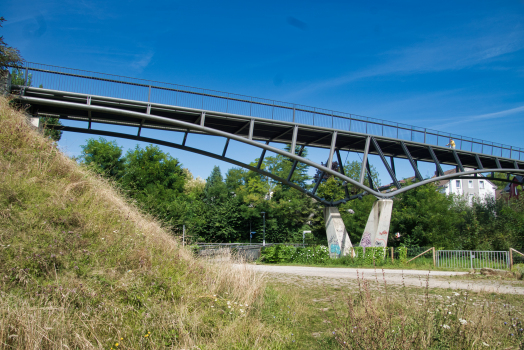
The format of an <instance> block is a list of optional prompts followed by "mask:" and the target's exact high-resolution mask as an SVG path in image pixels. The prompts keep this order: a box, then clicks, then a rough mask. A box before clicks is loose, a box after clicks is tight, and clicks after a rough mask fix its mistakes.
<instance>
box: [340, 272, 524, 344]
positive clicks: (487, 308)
mask: <svg viewBox="0 0 524 350" xmlns="http://www.w3.org/2000/svg"><path fill="white" fill-rule="evenodd" d="M427 278H428V279H429V276H428V277H427ZM428 285H429V282H428V280H426V288H425V290H423V289H422V290H421V289H419V292H418V293H417V292H413V290H410V289H408V288H407V287H406V286H402V287H400V288H398V289H395V290H393V289H391V288H388V285H387V284H386V281H385V279H384V281H382V282H379V281H378V280H377V281H376V282H370V281H368V280H358V289H357V290H356V291H354V292H352V293H343V294H342V295H339V297H340V299H341V300H343V301H344V305H338V306H337V307H335V309H336V312H335V316H334V317H333V320H334V334H335V336H336V340H337V341H338V343H339V345H340V346H341V347H342V348H344V349H482V348H497V349H521V348H522V347H524V332H523V329H522V327H523V326H524V325H523V323H522V322H521V320H522V317H523V315H524V313H523V311H524V310H523V308H522V305H521V303H522V297H516V298H517V299H516V300H514V302H516V303H517V305H512V304H509V303H506V302H503V301H501V299H500V298H498V297H497V296H496V294H486V293H472V292H470V291H467V290H466V291H461V292H460V293H459V292H455V291H453V292H451V291H449V290H448V291H443V290H437V291H436V293H435V291H432V293H430V291H429V288H428ZM421 291H422V293H420V292H421ZM333 305H334V304H333Z"/></svg>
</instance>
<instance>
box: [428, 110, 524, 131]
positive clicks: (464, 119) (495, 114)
mask: <svg viewBox="0 0 524 350" xmlns="http://www.w3.org/2000/svg"><path fill="white" fill-rule="evenodd" d="M517 113H524V106H520V107H515V108H511V109H505V110H503V111H498V112H493V113H486V114H479V115H472V116H466V117H455V118H448V119H447V120H454V121H453V122H450V123H444V124H439V125H436V126H433V127H431V128H434V129H440V130H442V129H444V128H447V127H449V126H454V125H459V124H463V123H469V122H472V121H479V120H490V119H498V118H503V117H506V116H508V115H512V114H517Z"/></svg>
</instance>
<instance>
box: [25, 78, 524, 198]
mask: <svg viewBox="0 0 524 350" xmlns="http://www.w3.org/2000/svg"><path fill="white" fill-rule="evenodd" d="M18 99H20V100H21V101H23V102H25V103H28V104H29V105H30V110H29V112H30V113H31V114H33V115H40V116H49V115H51V116H54V117H59V118H61V119H69V120H75V121H84V122H87V124H88V126H87V127H86V128H80V127H70V126H66V127H61V129H62V130H63V131H69V132H79V133H87V134H92V135H101V136H112V137H118V138H124V139H132V140H136V141H143V142H148V143H153V144H158V145H163V146H167V147H173V148H177V149H181V150H185V151H189V152H193V153H198V154H201V155H204V156H208V157H211V158H215V159H219V160H222V161H225V162H228V163H231V164H234V165H236V166H240V167H243V168H246V169H249V170H251V171H255V172H257V173H259V174H261V175H263V176H267V177H270V178H272V179H274V180H275V181H278V182H281V183H283V184H285V185H288V186H290V187H293V188H295V189H297V190H299V191H301V192H303V193H305V194H307V195H308V196H310V197H312V198H314V199H315V200H317V201H319V202H321V203H322V204H324V205H325V206H337V205H339V204H341V203H345V202H347V201H349V200H352V199H355V198H359V197H362V195H365V194H371V195H374V196H376V197H377V198H379V199H388V198H391V197H393V196H395V195H396V194H400V193H403V192H405V191H408V190H410V189H413V188H416V187H418V186H422V185H425V184H427V183H431V182H436V181H441V180H448V179H453V178H460V177H464V176H474V175H475V174H481V173H496V172H499V173H508V174H522V173H524V161H520V160H514V159H509V158H502V157H496V156H493V155H486V154H482V153H475V152H467V151H462V150H460V151H459V150H454V149H449V148H446V147H440V146H432V145H428V144H424V143H417V142H410V141H404V140H399V139H393V138H386V137H377V136H373V135H367V134H361V133H355V132H347V131H342V130H337V129H330V128H322V127H313V126H310V125H304V124H296V123H289V122H282V121H277V120H268V119H263V118H253V117H247V116H241V115H233V114H228V113H219V112H213V111H206V110H199V109H193V108H185V107H177V106H169V105H161V104H150V103H145V102H140V101H132V100H123V99H116V98H108V97H102V96H89V95H84V94H78V93H67V92H63V91H55V90H47V89H40V88H32V87H25V88H23V89H21V95H20V96H19V97H18ZM94 122H96V123H105V124H112V125H124V126H132V127H136V128H137V134H136V135H129V134H124V133H118V132H110V131H103V130H95V129H92V128H91V123H94ZM146 128H147V129H161V130H171V131H176V132H183V133H186V136H187V134H188V133H196V134H204V135H214V136H221V137H224V138H225V139H226V140H227V141H226V146H225V148H224V150H223V152H222V154H216V153H211V152H208V151H204V150H200V149H197V148H193V147H188V146H186V145H185V139H186V137H184V141H183V142H182V143H181V144H178V143H172V142H167V141H163V140H158V139H154V138H148V137H143V136H141V135H140V134H141V131H142V129H146ZM229 140H236V141H239V142H243V143H245V144H249V145H252V146H255V147H258V148H260V149H261V157H260V159H261V160H262V159H263V158H264V155H265V152H266V151H271V152H273V153H277V154H281V155H283V156H285V157H287V158H289V159H291V160H292V161H293V162H294V165H293V167H292V170H291V172H290V174H289V176H288V177H287V178H282V177H279V176H277V175H275V174H272V173H270V172H268V171H265V170H264V169H261V161H260V162H259V163H258V164H257V166H252V165H250V164H245V163H243V162H240V161H238V160H235V159H232V158H228V157H227V156H226V154H227V146H228V144H229ZM260 141H265V143H262V142H260ZM270 142H275V143H286V144H291V145H292V147H291V152H286V151H284V150H281V149H279V148H276V147H273V146H271V145H269V143H270ZM295 145H298V146H301V147H306V146H308V147H320V148H327V149H329V150H330V153H329V159H328V160H327V162H326V164H327V166H323V165H321V164H318V163H316V162H313V161H311V160H309V159H306V158H303V157H301V156H300V155H297V154H295V153H294V150H295V147H294V146H295ZM340 151H349V152H357V153H362V154H363V155H364V157H363V159H364V161H363V164H362V169H365V168H366V165H367V164H368V163H366V158H367V155H368V154H374V155H378V156H379V157H380V158H381V159H382V161H383V163H384V166H385V168H386V170H387V171H388V173H389V175H390V176H391V178H392V184H393V189H388V188H378V189H377V188H372V187H368V186H366V185H364V183H363V179H364V176H365V174H364V172H363V173H362V174H361V177H360V181H358V180H354V179H352V178H349V177H348V176H346V175H345V174H344V173H343V170H342V171H341V172H338V171H335V170H333V169H331V166H330V164H331V162H332V161H333V159H334V157H337V158H338V161H339V163H341V160H340V153H339V152H340ZM386 157H388V158H390V161H391V162H393V159H395V158H401V159H407V160H408V161H409V163H410V164H411V166H412V167H413V170H414V173H415V175H416V179H417V182H415V183H413V184H410V185H408V186H402V185H401V184H400V182H399V181H398V180H397V178H396V173H395V170H394V165H393V164H392V163H390V162H388V160H387V159H386ZM417 161H423V162H430V163H434V164H435V168H436V172H437V173H438V174H439V176H437V177H434V178H431V179H423V178H422V176H421V175H420V172H419V171H418V168H417ZM299 162H300V163H303V164H306V165H309V166H312V167H314V168H316V169H318V170H319V171H320V173H321V174H322V175H321V176H320V177H319V178H322V177H323V175H324V174H328V175H333V176H335V177H336V178H339V179H341V180H342V181H343V182H344V183H345V184H351V185H353V186H355V187H356V188H358V189H360V190H361V191H362V193H360V194H357V195H350V194H349V192H348V191H347V187H346V191H345V197H344V198H341V199H340V200H337V201H327V200H325V199H323V198H320V197H319V196H317V195H316V190H317V188H318V184H319V183H316V184H315V186H314V188H313V189H305V188H302V187H300V186H299V185H297V184H295V183H293V182H292V181H291V178H292V174H293V171H294V169H295V167H296V165H297V164H298V163H299ZM441 164H446V165H451V166H454V167H456V168H457V172H456V173H453V174H448V175H446V174H444V172H443V171H442V168H441ZM465 169H474V170H468V171H466V170H465ZM497 180H498V179H497Z"/></svg>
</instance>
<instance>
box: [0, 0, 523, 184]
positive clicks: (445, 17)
mask: <svg viewBox="0 0 524 350" xmlns="http://www.w3.org/2000/svg"><path fill="white" fill-rule="evenodd" d="M0 16H3V17H5V18H6V19H7V21H6V22H4V27H3V28H2V29H1V35H3V36H4V39H5V41H6V42H7V43H8V44H10V45H12V46H15V47H17V48H19V49H20V51H21V53H22V55H23V57H24V58H25V59H26V60H28V61H31V62H39V63H45V64H52V65H58V66H65V67H71V68H78V69H85V70H91V71H99V72H104V73H112V74H119V75H126V76H132V77H138V78H145V79H151V80H159V81H166V82H171V83H178V84H183V85H190V86H197V87H204V88H209V89H215V90H221V91H228V92H234V93H239V94H244V95H251V96H257V97H264V98H269V99H276V100H281V101H287V102H294V103H299V104H305V105H310V106H315V107H322V108H327V109H333V110H339V111H343V112H348V113H355V114H360V115H365V116H368V117H374V118H379V119H386V120H391V121H395V122H401V123H406V124H413V125H417V126H421V127H427V128H433V129H437V130H442V131H447V132H452V133H456V134H461V135H465V136H470V137H475V138H479V139H485V140H489V141H494V142H498V143H504V144H509V145H513V146H517V147H524V142H523V141H522V137H521V134H522V132H523V131H524V118H523V117H524V88H523V87H524V65H523V63H524V1H522V0H520V1H463V2H457V1H443V2H442V1H441V2H425V1H402V2H385V1H381V2H375V3H374V4H364V3H363V2H356V1H322V2H319V1H288V2H285V3H283V2H281V1H278V2H277V1H264V2H249V1H228V2H216V1H191V2H187V1H185V2H179V1H170V2H162V1H156V2H138V1H77V0H75V1H25V2H24V3H23V6H22V5H21V3H20V2H19V1H10V0H4V1H2V3H1V4H0ZM177 137H178V136H177ZM85 139H86V137H85V136H84V135H79V134H65V135H64V137H63V140H62V141H60V146H61V147H62V149H64V150H65V151H66V152H68V153H69V154H71V155H78V154H79V152H80V147H79V146H80V145H81V144H85ZM118 142H119V144H121V145H123V146H124V147H125V148H126V149H127V148H129V147H133V146H134V143H131V142H129V141H118ZM192 142H193V143H195V144H203V145H205V147H208V148H210V149H212V148H214V147H218V146H219V145H221V144H223V142H222V140H212V139H200V138H198V137H194V138H193V139H192ZM220 147H221V146H220ZM165 150H166V151H168V152H169V153H170V154H171V155H173V156H174V157H177V158H178V159H179V160H180V161H181V162H182V163H183V165H184V166H185V167H188V168H189V169H190V170H191V171H192V172H193V173H194V174H195V175H196V176H201V177H204V178H205V177H207V176H208V175H209V173H210V171H211V169H212V167H213V165H215V164H218V165H220V166H221V169H222V170H223V171H225V170H226V169H227V168H228V167H229V165H228V164H226V163H221V162H218V161H215V160H212V159H209V158H205V157H201V156H197V155H194V154H190V153H186V152H182V151H177V150H173V149H165ZM231 152H232V153H231V154H232V155H235V156H237V157H238V158H239V159H242V160H244V161H249V160H250V159H254V158H255V157H257V156H258V152H255V150H254V151H253V152H245V151H244V150H243V149H242V148H241V147H237V149H232V150H231ZM310 157H311V158H312V159H314V160H317V161H321V160H322V161H325V158H327V151H325V150H322V151H314V150H311V151H310ZM317 158H318V159H317ZM348 159H358V156H356V155H349V156H348ZM371 161H372V162H373V164H375V165H377V168H379V169H383V167H381V166H379V163H378V160H377V159H375V158H372V159H371ZM398 168H400V167H399V166H397V169H398ZM401 168H402V170H400V171H399V172H400V173H401V176H402V175H405V176H409V175H411V171H409V170H408V168H407V167H404V166H402V167H401ZM428 169H430V168H428ZM430 171H432V170H431V169H430V170H426V169H423V171H422V173H423V175H429V173H430ZM383 182H389V179H387V178H386V177H385V176H384V177H383Z"/></svg>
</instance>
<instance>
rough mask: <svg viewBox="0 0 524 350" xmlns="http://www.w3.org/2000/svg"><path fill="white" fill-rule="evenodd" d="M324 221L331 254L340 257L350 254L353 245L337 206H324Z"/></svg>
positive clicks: (333, 256) (332, 256)
mask: <svg viewBox="0 0 524 350" xmlns="http://www.w3.org/2000/svg"><path fill="white" fill-rule="evenodd" d="M324 222H325V224H326V235H327V240H328V246H329V256H330V257H331V258H339V257H341V256H345V255H348V254H349V253H350V252H351V248H352V247H353V245H352V244H351V240H350V239H349V235H348V232H347V231H346V226H345V225H344V221H343V220H342V217H341V216H340V212H339V211H338V208H337V207H325V208H324Z"/></svg>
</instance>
